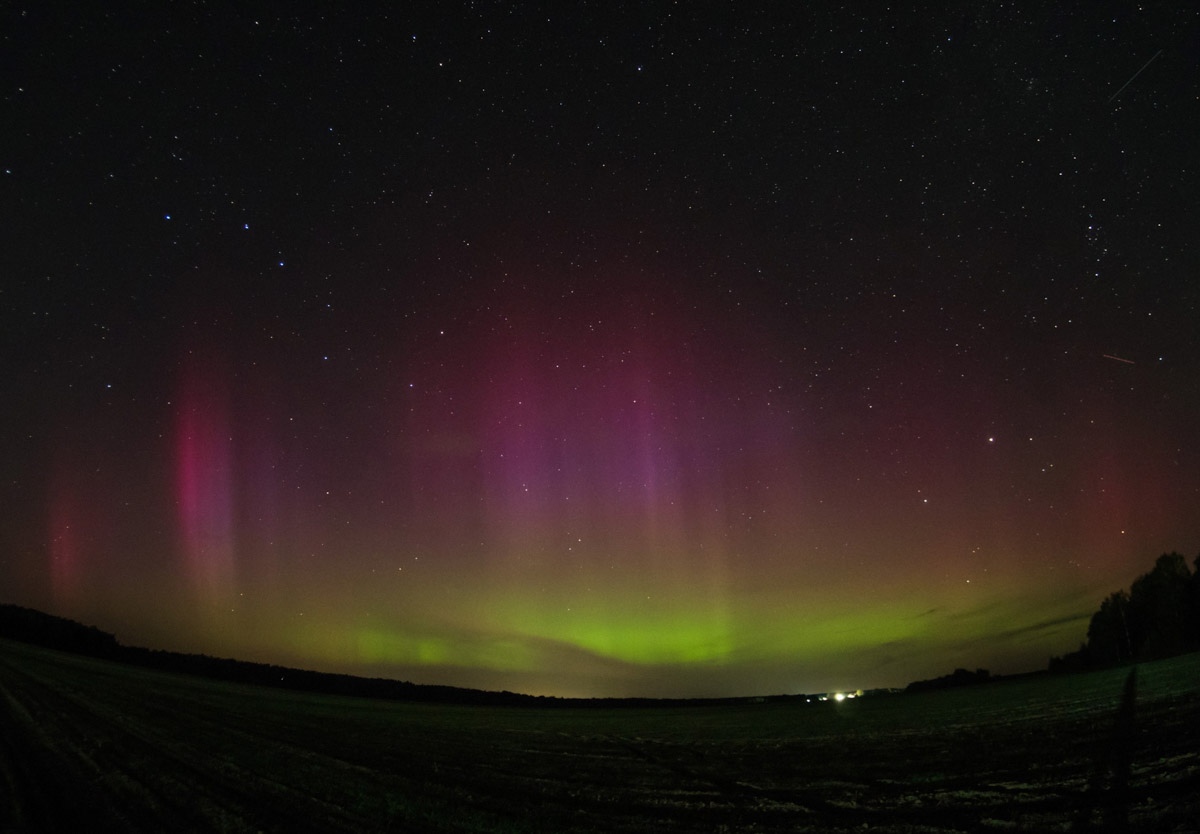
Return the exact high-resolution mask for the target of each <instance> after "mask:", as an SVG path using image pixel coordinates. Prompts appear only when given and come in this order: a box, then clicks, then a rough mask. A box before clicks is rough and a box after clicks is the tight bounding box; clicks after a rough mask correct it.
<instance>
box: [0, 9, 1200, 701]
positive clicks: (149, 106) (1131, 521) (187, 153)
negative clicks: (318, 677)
mask: <svg viewBox="0 0 1200 834" xmlns="http://www.w3.org/2000/svg"><path fill="white" fill-rule="evenodd" d="M292 5H293V4H269V9H268V8H266V7H264V8H259V9H257V10H254V9H253V8H252V6H253V4H241V3H239V4H220V3H194V4H186V3H145V4H134V3H119V2H116V3H103V4H71V3H34V4H29V5H28V6H26V7H22V6H21V5H20V4H15V5H14V4H6V5H5V8H4V11H3V12H2V13H0V80H2V81H3V86H2V89H0V102H2V104H0V106H2V110H0V214H2V218H3V219H2V222H0V253H2V256H0V272H2V278H0V328H2V329H0V339H2V343H0V344H2V354H0V355H2V357H3V359H2V370H0V396H2V398H3V399H2V402H3V407H2V410H0V501H2V502H3V506H4V511H3V513H0V601H6V602H13V603H17V604H21V605H28V606H31V607H37V608H41V609H43V610H46V611H49V612H51V613H54V614H59V615H62V616H67V617H72V618H74V619H78V620H81V621H83V622H86V623H89V624H92V625H96V626H99V627H100V628H103V629H105V630H107V631H112V632H114V633H116V635H117V637H118V639H120V640H121V641H122V642H125V643H129V644H134V645H145V646H150V647H153V648H162V649H172V650H178V651H193V652H204V653H207V654H212V655H219V656H225V657H237V658H241V659H246V660H256V661H265V662H271V663H279V664H286V665H293V666H302V667H306V668H315V669H321V670H328V671H344V672H352V673H356V674H366V675H383V676H388V677H397V678H401V679H406V680H412V681H415V682H419V683H442V684H455V685H465V686H475V687H483V688H489V689H510V690H513V691H520V692H529V693H535V694H547V695H570V696H625V695H650V696H693V695H750V694H773V693H780V692H814V691H825V690H831V689H837V688H858V687H862V688H870V687H878V686H897V685H903V684H905V683H907V682H909V681H911V680H915V679H919V678H923V677H930V676H936V675H940V674H945V673H948V672H950V671H952V670H953V669H954V668H955V667H958V666H964V667H968V668H972V669H974V668H976V667H983V668H988V669H990V670H991V671H992V672H994V673H996V672H1017V671H1026V670H1030V669H1036V668H1042V667H1044V665H1045V663H1046V661H1047V659H1048V658H1049V657H1050V656H1051V655H1053V654H1062V653H1064V652H1067V651H1071V650H1073V649H1075V648H1077V647H1078V645H1079V643H1080V642H1081V641H1082V640H1083V639H1084V636H1085V634H1086V629H1087V620H1088V617H1089V616H1090V614H1091V612H1092V611H1093V610H1095V608H1096V607H1097V606H1098V604H1099V602H1100V600H1101V599H1103V598H1104V597H1105V596H1107V595H1108V594H1109V593H1111V592H1112V591H1115V590H1118V589H1120V588H1122V587H1128V585H1129V583H1130V582H1131V581H1132V580H1133V579H1134V578H1135V577H1136V576H1137V575H1139V574H1141V573H1143V572H1146V571H1148V570H1149V569H1150V568H1151V567H1152V565H1153V562H1154V559H1155V558H1156V557H1157V556H1158V554H1160V553H1162V552H1165V551H1170V550H1177V551H1179V552H1181V553H1184V554H1186V555H1187V556H1188V559H1189V562H1190V561H1191V559H1192V558H1194V557H1195V555H1196V553H1197V552H1198V551H1200V437H1198V432H1197V429H1198V428H1200V418H1198V415H1200V329H1198V327H1197V321H1198V314H1200V280H1197V278H1198V276H1200V254H1198V253H1200V249H1198V247H1197V235H1198V232H1200V210H1198V209H1200V153H1198V151H1197V147H1198V145H1197V136H1198V135H1200V13H1198V12H1197V11H1196V10H1195V9H1194V8H1193V7H1192V4H1190V3H1163V4H1145V5H1138V4H1131V3H1106V2H1077V3H1054V4H1043V3H1024V4H1022V3H1016V4H1014V3H1007V2H1005V3H1001V2H989V1H987V0H985V2H980V3H970V4H959V3H947V4H944V5H936V4H915V5H904V6H900V7H897V6H892V7H891V8H887V7H885V6H884V5H883V4H857V3H848V4H845V5H835V4H826V3H803V4H801V3H795V4H782V3H781V4H768V5H770V6H771V7H772V8H774V9H775V11H772V12H769V13H764V12H761V11H755V10H754V9H753V8H751V6H752V4H737V6H736V9H735V8H728V9H726V10H725V11H724V12H721V13H712V14H710V13H705V12H701V11H700V10H699V8H700V6H699V5H696V6H694V7H693V4H679V5H675V4H665V3H647V4H617V3H608V2H601V3H594V4H591V3H589V4H584V3H579V4H576V3H562V4H560V3H550V4H545V5H543V4H521V3H468V4H465V5H463V6H460V5H455V4H439V5H438V7H437V10H436V11H434V10H432V9H433V7H432V6H430V7H428V8H426V10H424V11H421V10H420V7H419V6H418V7H417V8H418V10H417V11H411V10H405V9H406V6H407V4H399V3H397V4H385V6H384V7H381V8H386V11H383V10H381V11H378V12H370V13H368V12H366V11H364V9H367V8H368V6H369V4H352V8H353V9H355V10H356V11H354V12H353V13H334V12H330V13H325V14H318V13H308V12H303V11H302V12H293V11H291V8H292ZM297 5H307V4H297ZM701 5H702V4H701ZM76 6H79V8H76Z"/></svg>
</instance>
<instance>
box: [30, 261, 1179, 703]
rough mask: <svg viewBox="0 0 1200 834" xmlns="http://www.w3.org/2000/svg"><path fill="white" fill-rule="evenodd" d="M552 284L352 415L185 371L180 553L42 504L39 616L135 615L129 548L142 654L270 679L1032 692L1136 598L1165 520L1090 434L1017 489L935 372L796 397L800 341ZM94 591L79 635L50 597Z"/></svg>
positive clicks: (688, 302)
mask: <svg viewBox="0 0 1200 834" xmlns="http://www.w3.org/2000/svg"><path fill="white" fill-rule="evenodd" d="M535 277H536V276H535ZM553 278H554V276H552V275H551V276H545V275H543V276H541V279H542V280H541V281H540V282H535V281H533V280H531V279H530V278H527V279H526V280H525V282H524V283H522V284H519V285H517V286H515V287H514V286H513V284H511V283H510V282H509V281H508V280H507V279H504V278H501V279H498V280H496V281H495V283H494V284H493V286H492V287H491V288H490V290H489V291H487V292H485V293H484V295H485V296H486V297H488V298H489V304H488V305H487V307H486V309H483V310H478V309H475V310H472V309H464V308H463V307H462V306H457V305H449V306H444V307H443V308H442V309H441V311H440V316H435V317H431V319H433V318H440V319H441V320H442V321H444V322H453V323H454V324H453V325H449V324H439V325H432V326H424V327H420V328H417V329H415V330H412V329H410V330H406V331H402V335H400V336H399V337H397V338H395V339H394V340H390V341H389V340H384V341H383V342H381V343H379V344H377V345H373V347H374V348H375V350H376V352H377V354H376V355H377V356H379V357H388V358H384V359H382V361H378V362H377V364H376V366H375V369H374V371H373V372H371V373H367V374H364V373H362V372H361V371H360V372H358V373H357V374H355V375H354V382H355V390H354V391H353V392H350V391H347V390H345V389H344V388H343V387H342V386H343V383H344V382H345V378H344V377H341V376H339V375H338V373H337V372H336V371H332V372H331V371H329V370H328V363H329V362H330V361H331V360H329V359H328V358H326V357H327V354H321V356H319V357H318V356H315V355H310V356H308V357H306V358H305V360H304V361H305V362H308V363H311V365H312V366H313V368H312V369H305V370H303V371H301V372H296V371H295V370H294V365H293V360H288V361H287V362H285V363H284V364H281V365H279V366H278V367H272V365H271V362H270V357H269V355H267V356H263V355H255V356H251V357H249V358H250V361H246V358H247V357H246V356H243V357H242V358H241V360H240V361H238V362H236V363H235V362H232V361H231V360H230V359H228V358H227V357H228V356H229V347H228V346H227V345H225V344H222V343H220V342H219V341H216V342H214V339H213V335H212V334H210V333H199V334H196V335H195V336H190V337H186V338H184V339H183V341H182V344H181V345H180V347H179V361H178V362H177V364H176V367H177V368H178V371H177V379H176V381H175V383H174V384H173V386H172V388H173V390H175V391H177V392H178V394H177V396H175V397H173V398H172V399H171V400H170V401H169V403H167V410H168V412H169V417H168V421H169V423H170V424H171V425H172V427H173V428H172V433H171V436H170V449H171V452H170V456H171V459H172V466H171V475H170V477H171V479H172V480H173V487H172V488H171V491H172V494H173V499H172V500H171V502H170V516H172V517H170V518H166V517H163V518H160V523H165V524H166V525H167V526H168V527H169V528H170V530H173V532H168V531H166V530H161V531H160V532H161V533H162V535H159V536H157V537H151V540H150V541H144V539H145V537H144V533H143V532H142V531H133V530H126V531H125V534H124V535H122V534H121V533H120V532H115V533H110V534H108V536H107V538H106V539H101V538H91V539H89V533H88V531H87V529H86V528H87V525H88V522H87V520H86V517H85V516H84V514H83V513H80V512H78V511H77V510H76V509H72V508H73V507H78V506H79V504H80V500H79V499H72V498H71V497H70V496H69V495H68V494H66V493H65V492H63V491H60V493H59V494H58V495H57V496H56V497H54V500H52V501H51V502H50V504H49V506H50V507H51V511H52V513H53V514H54V515H53V516H52V517H51V518H50V519H49V520H48V524H49V529H50V531H51V539H50V541H49V543H48V549H49V556H50V560H51V561H50V570H51V572H52V575H53V585H54V587H55V588H56V589H58V590H56V602H57V604H58V605H59V606H60V608H61V609H62V610H64V611H66V612H73V611H75V610H82V611H92V612H95V616H97V617H98V618H100V619H101V622H103V617H104V616H105V610H106V603H105V600H106V599H108V598H112V599H119V598H124V597H125V596H126V594H124V593H122V592H121V589H118V588H116V587H106V577H105V575H104V563H105V560H106V559H116V560H117V561H118V562H119V561H121V556H120V555H119V554H120V553H121V552H125V553H133V552H136V551H138V550H139V549H140V550H142V551H145V552H144V553H141V554H138V556H137V559H138V560H145V561H147V562H148V561H153V560H154V559H155V558H157V559H159V560H160V565H159V569H158V570H157V571H155V570H147V571H146V572H145V574H146V575H145V577H144V578H142V579H141V580H139V581H140V582H142V583H144V588H145V591H144V593H145V596H143V597H142V598H141V600H140V602H139V608H140V610H141V611H142V612H143V615H144V618H145V621H144V622H142V623H139V622H138V618H136V617H132V616H130V615H129V614H128V613H125V614H123V615H122V616H121V621H122V622H128V623H129V626H128V627H129V628H130V631H131V633H125V632H124V631H123V630H121V629H118V630H119V631H121V634H120V636H121V638H122V639H125V640H127V641H131V642H139V638H138V636H137V634H138V629H139V626H141V627H144V626H145V625H146V621H149V622H153V621H157V622H158V623H159V626H158V629H161V628H164V627H166V626H165V625H164V624H167V623H170V624H171V625H170V626H169V631H168V632H167V634H163V633H162V632H158V636H157V639H155V638H154V637H150V638H148V639H149V640H150V642H154V643H155V644H156V645H164V646H168V645H169V646H170V647H172V648H182V649H189V650H197V651H205V652H208V653H213V654H225V655H232V656H239V657H248V658H254V659H264V660H271V661H272V662H275V661H278V662H287V663H292V664H296V665H308V666H318V667H321V668H335V669H338V670H342V671H351V672H355V671H358V672H370V673H377V674H392V675H397V676H401V677H405V678H408V679H413V680H418V681H422V682H447V683H456V684H464V685H473V686H481V687H489V686H491V687H492V688H496V687H502V688H511V689H518V690H522V691H536V692H539V693H545V694H574V695H581V694H599V695H639V694H656V695H674V694H698V695H707V694H753V693H757V692H767V691H779V690H781V689H792V690H797V689H799V690H809V691H814V690H823V689H832V688H836V687H843V688H844V687H851V688H859V687H862V686H867V687H870V686H872V685H897V684H901V683H904V682H906V681H907V680H909V679H913V678H915V677H919V676H922V675H933V674H938V673H941V671H943V670H945V669H946V668H953V667H954V666H957V665H972V666H974V665H988V664H989V663H990V664H993V665H998V666H1000V667H1001V669H1002V670H1007V671H1014V670H1016V669H1017V668H1027V667H1030V666H1036V665H1039V664H1040V663H1041V662H1043V661H1044V659H1045V657H1046V656H1048V655H1049V654H1050V653H1057V652H1062V651H1066V650H1069V649H1071V648H1073V647H1074V645H1075V644H1077V642H1078V641H1079V640H1080V639H1081V635H1082V632H1083V630H1084V629H1085V626H1086V622H1085V619H1084V618H1085V617H1086V615H1087V614H1088V613H1090V609H1091V607H1092V606H1093V604H1094V601H1095V600H1096V599H1097V598H1098V597H1100V596H1103V594H1104V593H1105V592H1107V591H1108V590H1111V588H1112V587H1114V586H1117V587H1119V586H1120V585H1121V584H1122V583H1123V582H1127V580H1126V576H1127V575H1128V573H1129V572H1130V564H1131V563H1130V562H1129V558H1130V555H1131V554H1130V553H1129V550H1128V549H1127V547H1126V545H1125V544H1124V543H1123V539H1122V535H1123V534H1122V530H1124V529H1125V528H1127V527H1130V526H1131V525H1132V524H1133V523H1134V518H1135V516H1140V517H1143V518H1144V517H1146V515H1147V513H1148V508H1147V506H1145V505H1144V504H1142V503H1141V502H1138V504H1137V505H1135V504H1134V503H1132V502H1131V501H1130V499H1129V496H1130V495H1135V494H1136V495H1140V496H1145V497H1146V498H1148V499H1154V500H1157V499H1158V494H1157V493H1155V492H1154V490H1153V489H1152V485H1153V479H1149V480H1147V479H1145V478H1139V477H1138V476H1137V475H1136V474H1135V475H1131V474H1130V469H1131V468H1132V466H1133V462H1132V460H1131V459H1130V458H1122V457H1120V456H1115V452H1114V451H1113V450H1112V449H1111V448H1107V449H1105V451H1106V455H1104V456H1099V457H1097V456H1094V455H1093V454H1092V449H1094V448H1096V444H1102V443H1105V442H1107V441H1108V439H1109V438H1107V437H1106V436H1104V435H1103V434H1102V433H1094V434H1092V435H1090V436H1089V435H1088V434H1087V433H1086V431H1085V432H1084V433H1083V434H1082V435H1081V437H1080V438H1079V441H1078V442H1077V443H1072V444H1066V445H1064V444H1062V443H1061V442H1059V443H1058V444H1056V445H1057V453H1058V455H1059V460H1060V461H1063V463H1058V464H1053V463H1051V464H1050V466H1051V467H1052V468H1053V469H1062V468H1066V467H1067V466H1070V465H1071V463H1072V461H1073V462H1074V464H1075V465H1076V466H1077V467H1078V468H1077V470H1076V471H1074V472H1071V473H1070V474H1069V477H1067V478H1064V479H1062V480H1058V481H1050V482H1049V483H1047V481H1046V480H1040V479H1037V478H1033V479H1031V478H1030V475H1029V472H1028V471H1027V470H1030V469H1032V468H1034V467H1036V468H1037V469H1038V470H1039V471H1038V474H1039V475H1046V474H1048V473H1047V472H1046V471H1045V470H1046V468H1047V467H1046V463H1045V461H1044V460H1043V453H1042V451H1041V450H1040V449H1038V447H1037V439H1036V438H1032V437H1029V436H1025V437H1022V436H1020V434H1019V433H1018V432H1017V431H1015V430H1013V429H1012V428H1010V427H1011V426H1012V425H1014V424H1018V423H1019V422H1020V420H1021V418H1022V416H1023V412H1024V411H1025V410H1027V409H1028V408H1029V407H1030V404H1029V403H1028V402H1023V401H1021V400H1020V399H1019V398H1018V399H1016V400H1010V401H999V400H995V401H993V400H989V399H988V398H986V397H985V398H982V399H981V398H980V397H979V396H978V394H979V390H980V389H976V391H975V393H976V395H977V396H974V397H972V396H967V397H956V396H955V394H954V392H953V390H952V389H954V387H955V386H956V385H958V384H959V383H958V382H957V381H956V380H953V379H952V378H951V379H949V381H947V380H948V375H947V374H946V373H945V371H946V363H945V361H944V360H942V361H935V360H932V359H929V358H928V357H926V362H933V363H934V364H933V366H932V368H931V366H930V365H928V364H923V363H922V362H920V361H916V360H915V359H909V360H900V359H896V358H894V357H893V358H890V359H889V358H887V357H884V358H879V357H876V360H875V361H877V362H879V363H880V367H879V368H877V369H876V371H875V373H874V384H870V385H863V386H861V388H859V387H858V386H855V385H851V386H849V389H850V393H847V391H846V388H847V386H846V385H845V383H844V381H842V382H836V381H835V382H825V381H824V380H825V378H826V377H828V376H834V377H836V376H837V375H838V374H843V373H851V372H852V371H848V370H839V368H838V367H837V366H836V364H835V363H834V362H831V361H829V357H830V355H831V354H830V352H829V351H828V350H827V349H826V350H821V349H820V348H819V346H817V345H815V344H814V346H813V348H811V352H812V353H818V352H820V353H821V355H822V356H823V357H824V358H825V360H826V362H828V363H829V364H827V365H825V366H822V364H821V363H820V362H818V361H815V362H813V364H812V365H811V366H809V367H808V368H807V370H806V371H805V372H804V373H803V374H801V375H797V374H796V371H795V366H794V363H792V364H787V365H784V364H783V363H781V362H780V361H779V357H780V356H781V354H783V353H785V352H786V353H791V354H793V355H794V354H796V353H799V354H800V355H801V356H805V355H807V354H809V352H810V347H809V345H808V344H807V342H808V339H806V338H805V336H804V335H800V336H799V337H798V336H797V334H795V333H792V332H790V330H789V328H788V327H787V322H786V320H784V321H783V322H781V321H780V319H779V318H778V317H775V318H772V317H771V316H762V317H756V316H755V315H752V314H751V313H750V312H745V313H744V314H743V315H740V316H728V315H727V313H728V311H726V310H723V309H722V308H721V306H720V299H719V298H714V297H713V296H712V295H711V294H708V293H706V292H705V291H703V290H701V291H696V292H690V293H689V294H688V295H687V296H680V295H678V294H672V293H671V292H666V293H664V292H662V291H661V287H662V286H667V287H670V286H679V285H680V282H667V283H664V284H658V283H656V282H655V281H654V280H652V279H651V280H646V281H643V282H642V283H641V285H640V287H637V288H634V287H631V285H630V282H628V281H622V280H608V281H605V282H603V283H602V284H598V285H593V286H591V287H589V288H587V289H586V292H585V291H583V290H580V291H578V292H577V291H576V290H574V289H573V290H571V291H570V292H559V291H555V290H554V289H552V287H553V285H554V281H553ZM760 312H761V311H760ZM812 338H813V339H822V338H828V334H827V333H826V334H817V335H815V336H813V337H812ZM352 345H353V350H354V351H361V350H362V349H363V347H364V343H362V342H358V341H355V342H353V343H352ZM908 349H909V350H912V349H914V348H913V347H912V345H909V346H908ZM835 356H836V354H835ZM276 358H277V359H278V357H276ZM343 361H345V360H343ZM842 361H844V360H842ZM823 386H824V387H823ZM918 391H919V392H920V393H919V394H914V393H910V392H918ZM1098 416H1101V417H1104V416H1106V415H1104V414H1099V415H1098ZM1107 416H1109V417H1110V418H1111V416H1112V415H1107ZM1081 418H1082V415H1081ZM1078 422H1079V425H1080V426H1081V427H1082V426H1083V425H1084V421H1083V420H1082V419H1080V420H1079V421H1078ZM1092 425H1094V422H1093V423H1092ZM160 448H162V447H160ZM1100 448H1102V449H1104V447H1100ZM108 453H110V454H121V453H122V451H121V450H120V449H115V448H114V449H110V450H109V452H108ZM156 471H158V472H159V476H160V477H161V474H165V473H161V468H156V467H155V466H150V467H149V470H148V471H147V472H145V473H144V474H145V477H150V478H153V477H155V472H156ZM1064 474H1066V473H1064ZM1131 478H1132V480H1131ZM1080 479H1082V480H1080ZM1076 483H1084V484H1090V485H1091V486H1092V487H1093V492H1092V494H1091V495H1086V494H1085V495H1083V496H1082V497H1080V495H1079V493H1080V492H1081V490H1079V489H1077V488H1076V487H1075V486H1074V485H1075V484H1076ZM109 491H111V485H109V487H107V488H101V489H97V490H96V491H95V492H94V493H93V494H89V495H87V496H86V498H85V499H83V503H85V504H86V505H87V506H89V507H91V508H93V510H92V513H91V514H92V516H93V517H94V516H95V514H96V513H97V512H100V513H101V514H105V512H107V513H108V514H110V515H111V514H115V513H114V512H113V511H112V510H111V508H110V510H108V511H101V510H99V509H98V508H101V507H103V506H104V505H105V502H106V501H108V500H110V498H111V496H109V495H106V494H105V493H106V492H109ZM119 492H120V490H117V493H118V494H119ZM164 509H167V508H164ZM1157 512H1158V513H1160V514H1162V515H1163V516H1164V517H1166V515H1167V513H1166V510H1165V509H1164V508H1162V507H1159V508H1158V509H1157ZM94 532H95V531H93V533H94ZM1072 540H1074V541H1072ZM1079 542H1085V543H1089V544H1090V545H1094V544H1096V543H1100V545H1099V546H1098V547H1096V548H1095V549H1094V550H1092V551H1091V552H1090V553H1089V554H1088V558H1089V559H1090V560H1091V561H1084V560H1082V559H1079V558H1078V555H1077V554H1078V553H1079V549H1078V548H1079ZM1059 548H1067V549H1064V550H1059ZM1133 555H1136V556H1137V557H1138V558H1140V557H1141V555H1142V554H1141V553H1137V554H1133ZM181 583H182V584H181ZM81 586H86V587H87V588H88V594H87V596H88V597H89V602H88V604H87V605H83V606H82V607H78V605H79V600H78V599H73V598H72V597H71V596H70V595H68V594H66V593H64V592H62V589H65V588H68V587H73V588H78V587H81ZM1047 589H1050V590H1049V591H1048V590H1047ZM110 594H111V597H110ZM160 596H161V598H162V600H163V603H162V604H161V605H159V604H158V603H156V601H155V599H154V597H160ZM1035 600H1036V603H1035ZM112 604H115V603H108V604H107V605H112ZM118 608H120V606H119V605H118ZM164 609H165V610H164ZM108 616H110V617H111V616H112V615H111V610H110V613H109V614H108ZM146 633H148V634H150V635H155V634H156V629H155V628H153V627H152V628H150V629H148V631H147V632H146ZM141 642H146V640H145V639H143V640H141ZM981 646H982V647H984V648H981Z"/></svg>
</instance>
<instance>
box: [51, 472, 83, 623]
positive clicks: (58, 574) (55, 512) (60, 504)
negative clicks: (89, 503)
mask: <svg viewBox="0 0 1200 834" xmlns="http://www.w3.org/2000/svg"><path fill="white" fill-rule="evenodd" d="M82 524H83V520H82V518H81V517H80V514H79V510H78V504H77V501H76V500H75V497H74V495H73V494H72V493H71V492H70V491H68V490H67V489H65V488H64V487H62V486H58V487H56V488H55V490H54V494H53V496H52V497H51V500H50V519H49V530H48V537H49V557H50V566H49V568H50V571H49V572H50V591H51V595H52V597H53V599H54V601H55V603H56V604H57V605H60V606H69V605H70V604H71V602H73V600H74V598H75V596H76V594H77V593H78V592H79V590H80V584H81V578H82V571H83V560H84V553H83V542H82V531H81V529H80V528H81V526H82Z"/></svg>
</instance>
